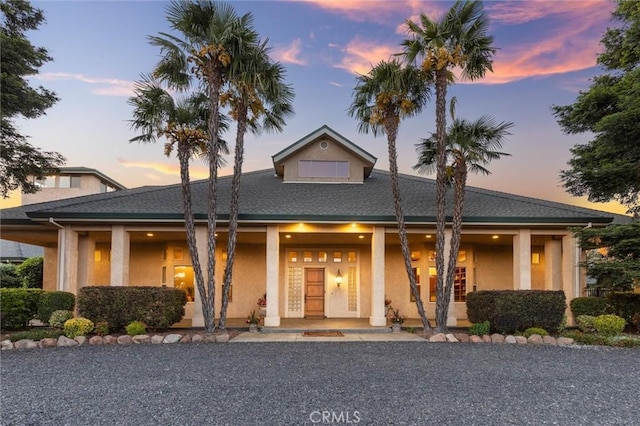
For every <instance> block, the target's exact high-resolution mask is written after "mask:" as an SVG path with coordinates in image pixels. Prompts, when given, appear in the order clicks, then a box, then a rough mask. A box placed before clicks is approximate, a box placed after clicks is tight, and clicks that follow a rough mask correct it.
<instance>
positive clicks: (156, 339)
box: [0, 333, 229, 351]
mask: <svg viewBox="0 0 640 426" xmlns="http://www.w3.org/2000/svg"><path fill="white" fill-rule="evenodd" d="M228 341H229V334H227V333H224V334H213V333H202V334H200V333H196V334H178V333H173V334H167V335H160V334H157V335H153V336H149V335H147V334H141V335H138V336H133V337H131V336H129V335H126V334H124V335H121V336H117V337H116V336H111V335H106V336H104V337H103V336H92V337H90V338H86V337H85V336H78V337H76V338H75V339H70V338H68V337H66V336H60V337H58V338H57V339H55V338H53V337H48V338H44V339H42V340H39V341H33V340H31V339H21V340H18V341H16V342H12V341H11V340H9V339H7V340H3V341H2V342H0V349H2V350H3V351H4V350H11V349H35V348H52V347H57V346H83V345H129V344H144V343H151V344H160V343H178V342H179V343H190V342H203V343H226V342H228Z"/></svg>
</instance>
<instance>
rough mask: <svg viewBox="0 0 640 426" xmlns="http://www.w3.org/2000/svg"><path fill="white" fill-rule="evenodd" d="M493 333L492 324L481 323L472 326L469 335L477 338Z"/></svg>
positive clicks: (487, 322)
mask: <svg viewBox="0 0 640 426" xmlns="http://www.w3.org/2000/svg"><path fill="white" fill-rule="evenodd" d="M490 331H491V324H490V323H489V321H483V322H479V323H477V324H471V327H469V334H471V335H475V336H484V335H485V334H489V332H490Z"/></svg>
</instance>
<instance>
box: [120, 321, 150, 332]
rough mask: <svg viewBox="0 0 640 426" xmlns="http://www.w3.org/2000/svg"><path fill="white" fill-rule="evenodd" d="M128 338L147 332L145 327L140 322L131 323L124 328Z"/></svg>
mask: <svg viewBox="0 0 640 426" xmlns="http://www.w3.org/2000/svg"><path fill="white" fill-rule="evenodd" d="M125 330H127V334H128V335H129V336H139V335H140V334H145V333H146V332H147V325H146V324H145V323H143V322H142V321H132V322H131V323H129V325H127V326H126V327H125Z"/></svg>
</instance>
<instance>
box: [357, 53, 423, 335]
mask: <svg viewBox="0 0 640 426" xmlns="http://www.w3.org/2000/svg"><path fill="white" fill-rule="evenodd" d="M424 78H425V74H424V73H423V72H421V71H420V70H419V69H417V68H415V67H413V66H410V65H409V66H402V64H401V63H400V62H398V61H396V60H392V61H388V62H385V61H383V62H380V63H379V64H378V65H376V66H375V67H373V69H371V71H369V73H368V74H367V75H361V76H359V77H358V79H357V84H356V87H355V88H354V90H353V102H352V103H351V106H350V107H349V114H350V115H351V116H352V117H355V118H356V119H357V120H358V131H359V132H361V133H368V132H369V131H371V132H372V133H373V134H374V136H377V134H378V133H386V135H387V147H388V151H389V174H390V177H391V190H392V193H393V206H394V210H395V215H396V220H397V222H398V235H399V236H400V246H401V249H402V256H403V258H404V264H405V269H406V272H407V276H408V278H409V286H410V288H411V292H412V294H413V296H414V298H415V301H416V307H417V308H418V313H419V314H420V318H421V319H422V324H423V326H424V329H425V331H426V330H430V329H431V326H430V324H429V320H428V319H427V316H426V314H425V311H424V307H423V305H422V300H421V299H420V294H419V293H418V287H417V286H416V279H415V276H414V274H413V270H412V267H411V253H410V251H409V241H408V238H407V230H406V226H405V223H404V213H403V211H402V199H401V196H400V185H399V184H398V154H397V149H396V138H397V136H398V128H399V126H400V120H401V119H402V118H408V117H412V116H414V115H416V114H418V113H419V112H420V111H421V110H422V108H423V107H424V105H425V104H426V103H427V100H428V99H429V95H430V92H429V90H428V86H427V85H426V84H425V81H424Z"/></svg>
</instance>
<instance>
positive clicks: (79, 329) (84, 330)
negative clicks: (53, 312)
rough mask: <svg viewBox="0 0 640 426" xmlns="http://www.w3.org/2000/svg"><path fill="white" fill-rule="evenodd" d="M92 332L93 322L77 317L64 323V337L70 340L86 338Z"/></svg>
mask: <svg viewBox="0 0 640 426" xmlns="http://www.w3.org/2000/svg"><path fill="white" fill-rule="evenodd" d="M92 330H93V321H91V320H89V319H86V318H83V317H78V318H71V319H70V320H67V321H66V322H65V323H64V335H65V336H67V337H68V338H70V339H73V338H74V337H78V336H86V335H87V334H89V333H91V331H92Z"/></svg>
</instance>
